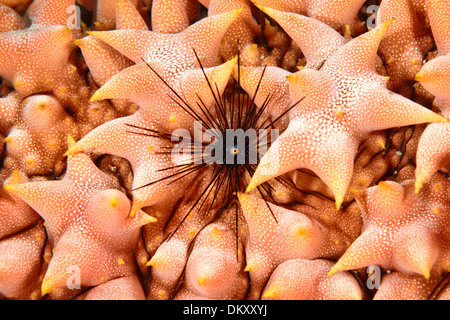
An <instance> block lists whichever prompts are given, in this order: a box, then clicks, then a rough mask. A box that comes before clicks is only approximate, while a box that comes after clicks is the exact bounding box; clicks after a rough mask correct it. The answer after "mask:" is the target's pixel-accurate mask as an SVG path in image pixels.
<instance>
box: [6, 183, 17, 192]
mask: <svg viewBox="0 0 450 320" xmlns="http://www.w3.org/2000/svg"><path fill="white" fill-rule="evenodd" d="M3 189H4V190H5V191H7V192H14V190H16V186H15V185H13V184H7V185H6V186H3Z"/></svg>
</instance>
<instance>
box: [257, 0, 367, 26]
mask: <svg viewBox="0 0 450 320" xmlns="http://www.w3.org/2000/svg"><path fill="white" fill-rule="evenodd" d="M252 2H253V3H254V4H255V5H263V6H266V7H269V8H274V9H276V10H279V11H285V12H293V13H299V14H303V15H307V16H309V17H311V18H314V19H318V20H320V21H322V22H325V23H326V24H328V25H329V26H331V27H333V28H334V29H336V30H339V31H344V30H345V29H346V28H350V33H352V34H354V33H361V32H362V31H363V29H364V23H362V22H361V21H360V20H359V18H358V13H359V10H360V8H361V7H362V5H363V4H364V1H363V0H351V1H348V0H337V1H336V0H318V1H316V0H306V1H304V0H294V1H280V0H252Z"/></svg>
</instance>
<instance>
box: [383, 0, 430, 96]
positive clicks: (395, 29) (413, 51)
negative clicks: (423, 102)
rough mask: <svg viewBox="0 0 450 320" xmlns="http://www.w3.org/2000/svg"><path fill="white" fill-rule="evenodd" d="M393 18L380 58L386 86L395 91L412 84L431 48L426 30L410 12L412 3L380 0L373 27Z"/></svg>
mask: <svg viewBox="0 0 450 320" xmlns="http://www.w3.org/2000/svg"><path fill="white" fill-rule="evenodd" d="M391 19H395V20H394V21H393V22H392V25H391V26H390V27H389V30H388V31H387V33H386V35H385V37H384V38H383V40H382V41H381V44H380V56H381V57H382V58H383V60H384V61H385V63H386V69H387V72H388V74H389V76H390V77H391V81H390V82H389V87H390V88H391V89H392V90H398V89H399V88H400V87H401V86H402V85H405V84H407V83H408V82H409V83H411V82H413V81H414V78H415V75H416V74H417V72H419V70H420V68H421V67H422V65H423V57H424V55H425V53H426V52H427V51H429V50H430V49H431V48H432V46H433V40H432V38H431V35H430V32H429V29H427V28H426V27H424V26H425V23H424V22H423V21H422V20H421V19H420V14H419V13H418V12H416V11H415V10H414V7H413V4H412V1H409V0H400V1H395V0H394V1H393V0H388V1H383V2H382V4H381V5H380V8H379V11H378V14H377V25H380V24H382V23H384V22H386V21H390V20H391Z"/></svg>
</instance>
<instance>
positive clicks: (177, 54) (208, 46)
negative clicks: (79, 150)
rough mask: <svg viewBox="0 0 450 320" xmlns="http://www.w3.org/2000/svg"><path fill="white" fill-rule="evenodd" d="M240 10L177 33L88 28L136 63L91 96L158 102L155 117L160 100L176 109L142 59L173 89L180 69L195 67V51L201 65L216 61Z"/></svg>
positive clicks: (143, 104)
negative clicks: (100, 30)
mask: <svg viewBox="0 0 450 320" xmlns="http://www.w3.org/2000/svg"><path fill="white" fill-rule="evenodd" d="M241 11H242V9H237V10H234V11H231V12H227V13H224V14H220V15H217V16H213V17H209V18H205V19H202V20H201V21H199V22H197V23H195V24H194V25H192V26H190V27H189V28H187V29H186V30H184V31H183V32H180V33H177V34H161V33H156V32H153V31H144V30H116V31H107V32H90V34H91V35H93V36H94V37H96V38H99V39H100V40H102V41H104V42H106V43H107V44H109V45H111V46H112V47H113V48H115V49H116V50H118V51H119V52H120V53H122V54H124V55H125V56H126V57H128V58H129V59H131V60H132V61H133V62H135V63H136V65H135V66H131V67H129V68H127V69H125V70H123V71H122V72H120V73H118V74H117V75H115V76H114V77H112V78H111V79H110V80H109V81H108V82H107V83H106V84H105V85H104V86H103V87H101V88H100V89H99V90H98V91H97V92H96V93H95V95H94V96H93V97H92V99H91V100H102V99H129V100H130V101H131V102H133V103H136V104H137V105H139V106H140V107H141V108H144V109H149V108H151V107H152V106H153V107H154V106H155V104H156V103H158V104H159V107H158V110H157V111H158V112H155V115H154V116H156V117H158V114H159V113H161V112H162V111H163V110H164V109H167V106H166V107H165V108H164V107H163V106H162V103H164V104H170V105H171V106H172V108H175V109H176V110H179V109H180V108H179V107H176V103H174V102H173V101H172V100H171V99H170V98H169V97H167V93H171V91H170V89H169V88H168V87H167V86H166V85H165V84H163V83H162V81H161V79H159V77H158V76H157V75H156V74H155V73H154V72H153V71H152V70H151V69H150V68H149V66H148V65H147V64H146V63H143V60H144V61H146V62H147V63H148V64H150V65H151V66H152V67H153V68H154V69H156V71H157V72H158V74H159V75H160V76H161V77H162V78H163V79H164V80H165V81H166V82H167V84H168V85H169V86H171V87H173V88H174V89H176V90H177V89H178V88H179V86H180V83H179V81H180V78H181V77H182V73H183V72H185V71H187V70H191V69H198V68H199V65H198V62H197V57H196V55H195V52H196V53H197V55H198V58H199V60H200V61H201V63H202V65H203V66H204V67H205V68H209V67H212V66H216V65H218V64H219V63H218V62H219V59H218V51H219V46H220V40H221V38H222V37H223V35H224V34H225V32H226V30H227V29H228V27H229V25H230V24H231V23H232V22H233V21H234V20H235V19H236V17H237V16H238V15H239V14H240V12H241ZM194 50H195V52H194ZM154 111H155V110H152V112H154ZM166 121H167V120H166Z"/></svg>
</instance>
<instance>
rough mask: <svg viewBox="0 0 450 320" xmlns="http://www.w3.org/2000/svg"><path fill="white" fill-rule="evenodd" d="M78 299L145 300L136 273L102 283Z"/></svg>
mask: <svg viewBox="0 0 450 320" xmlns="http://www.w3.org/2000/svg"><path fill="white" fill-rule="evenodd" d="M77 300H145V294H144V290H143V289H142V285H141V283H140V281H139V279H138V278H137V276H136V275H132V276H125V277H120V278H117V279H113V280H109V281H107V282H105V283H102V284H100V285H98V286H96V287H94V288H92V289H90V290H88V291H86V292H84V293H83V294H81V295H79V296H78V297H77Z"/></svg>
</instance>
